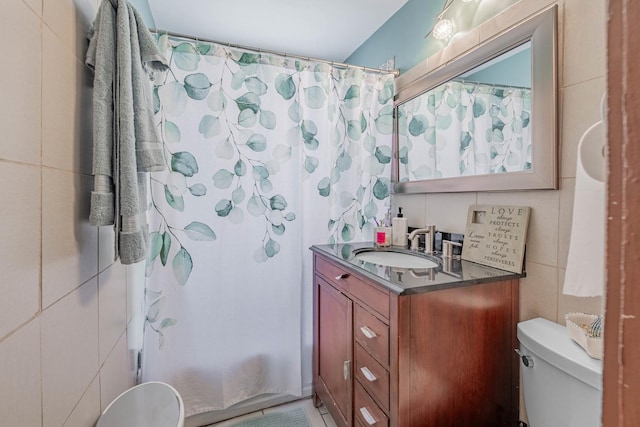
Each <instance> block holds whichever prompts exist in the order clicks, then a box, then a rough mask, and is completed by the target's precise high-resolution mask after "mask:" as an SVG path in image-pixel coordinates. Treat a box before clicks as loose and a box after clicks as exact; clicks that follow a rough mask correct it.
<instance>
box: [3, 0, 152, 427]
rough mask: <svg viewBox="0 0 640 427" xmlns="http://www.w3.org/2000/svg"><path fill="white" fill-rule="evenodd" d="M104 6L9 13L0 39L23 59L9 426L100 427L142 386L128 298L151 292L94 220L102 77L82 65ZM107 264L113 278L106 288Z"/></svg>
mask: <svg viewBox="0 0 640 427" xmlns="http://www.w3.org/2000/svg"><path fill="white" fill-rule="evenodd" d="M99 2H100V0H3V1H2V2H0V3H1V5H0V37H2V39H3V40H4V41H5V42H6V45H7V46H8V47H9V49H10V50H11V52H13V53H14V54H12V55H11V54H10V55H9V56H7V61H5V63H4V66H3V67H1V68H0V93H1V94H2V97H1V98H0V128H1V129H2V138H0V198H1V199H2V200H3V203H1V204H0V218H2V221H0V235H1V236H2V243H0V271H2V278H1V279H0V425H2V426H5V425H6V426H20V427H45V426H46V427H63V426H64V427H93V425H94V424H95V422H96V419H97V418H98V416H99V414H100V410H101V402H102V401H105V402H106V401H107V400H108V399H109V398H110V397H111V396H113V395H116V394H119V393H120V392H122V391H124V390H125V389H126V388H128V387H129V386H130V385H132V379H133V378H134V377H133V372H134V368H133V363H132V354H133V353H132V352H130V351H129V350H128V348H127V317H128V313H129V311H128V308H127V300H128V299H131V303H132V304H136V303H135V298H134V296H133V295H131V296H130V297H129V296H128V295H127V291H128V290H130V291H131V292H134V291H140V292H141V288H140V287H139V284H138V287H134V286H132V287H130V288H129V287H128V286H127V283H126V278H127V274H126V269H125V268H124V267H123V266H121V265H120V264H114V263H113V249H112V243H113V231H111V232H109V230H108V227H103V228H104V229H105V231H104V232H103V233H101V243H102V245H101V246H100V247H99V246H98V229H97V228H96V227H92V226H90V225H89V224H88V220H87V218H88V208H89V191H90V190H91V188H92V178H91V176H90V175H89V173H90V172H91V169H90V168H91V154H90V153H91V145H90V144H91V139H90V137H91V80H92V77H91V74H90V73H89V72H88V71H87V70H86V69H85V67H84V64H83V61H84V58H83V56H84V50H85V47H86V30H87V29H88V28H89V25H90V23H91V21H92V20H93V18H94V16H95V13H96V11H97V8H98V5H99ZM109 240H110V241H109ZM98 259H100V260H101V261H102V262H101V270H105V269H107V268H109V267H110V266H111V268H109V269H108V270H106V271H104V272H103V274H102V275H101V276H100V277H98ZM142 271H144V269H143V270H142ZM99 280H100V287H99V286H98V282H99ZM131 313H133V309H132V310H131ZM136 327H139V325H136ZM136 342H139V340H138V341H136ZM101 350H102V351H103V353H102V356H103V357H102V361H104V365H102V364H101V363H100V362H101V359H100V355H101V353H100V351H101ZM105 369H106V371H105V373H103V375H102V376H101V370H105ZM101 377H102V378H103V379H105V384H102V385H103V386H104V387H101ZM102 389H104V390H105V392H104V395H103V392H102Z"/></svg>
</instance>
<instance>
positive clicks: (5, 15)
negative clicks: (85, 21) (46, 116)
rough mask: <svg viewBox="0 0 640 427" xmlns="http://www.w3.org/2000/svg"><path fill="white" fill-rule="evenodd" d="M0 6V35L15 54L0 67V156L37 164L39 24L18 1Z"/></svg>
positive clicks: (33, 15)
mask: <svg viewBox="0 0 640 427" xmlns="http://www.w3.org/2000/svg"><path fill="white" fill-rule="evenodd" d="M0 7H1V8H2V13H0V38H1V39H2V40H4V43H5V44H6V45H7V46H10V48H9V49H10V50H13V51H14V53H19V54H11V55H9V56H8V57H7V59H6V60H5V61H6V62H5V61H3V66H2V67H0V93H1V94H2V101H1V102H0V129H2V138H3V140H2V143H0V158H1V159H8V160H14V161H16V162H24V163H31V164H34V165H39V164H40V122H41V103H42V99H41V92H42V89H41V86H42V83H41V74H42V60H41V52H42V49H41V46H42V37H41V26H42V24H41V21H40V19H39V18H38V16H36V14H35V13H34V12H33V10H32V9H30V8H29V7H28V6H27V5H26V4H25V3H23V2H22V0H4V1H3V2H2V6H0ZM9 58H10V61H9V60H8V59H9Z"/></svg>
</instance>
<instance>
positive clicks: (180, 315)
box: [143, 35, 394, 416]
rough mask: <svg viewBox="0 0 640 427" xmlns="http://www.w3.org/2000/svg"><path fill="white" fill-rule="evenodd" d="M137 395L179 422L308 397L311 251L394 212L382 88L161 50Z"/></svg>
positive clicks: (178, 47) (323, 73)
mask: <svg viewBox="0 0 640 427" xmlns="http://www.w3.org/2000/svg"><path fill="white" fill-rule="evenodd" d="M158 43H159V45H160V46H161V50H162V51H163V52H165V54H166V56H167V58H170V63H171V68H170V70H169V71H168V72H167V73H166V74H164V75H159V76H156V81H155V88H154V108H155V112H156V118H157V123H158V126H159V129H160V132H161V135H162V140H163V144H164V151H165V160H166V164H167V170H166V171H163V172H158V173H153V174H152V175H151V183H150V192H149V194H150V200H149V205H148V220H149V224H150V239H151V252H150V254H149V256H148V259H147V268H146V274H147V288H146V295H145V301H146V302H145V304H146V322H145V333H144V352H143V354H144V363H143V380H144V381H149V380H160V381H166V382H169V383H171V384H172V385H174V386H175V387H176V388H177V389H178V391H179V392H180V394H181V395H182V397H183V398H184V401H185V406H186V415H187V416H190V415H194V414H198V413H202V412H207V411H212V410H219V409H223V408H227V407H229V406H231V405H234V404H236V403H238V402H242V401H244V400H246V399H249V398H251V397H254V396H258V395H261V394H264V393H278V394H290V395H295V396H301V395H303V394H308V393H309V391H310V385H311V346H312V327H311V313H312V304H311V303H312V301H311V299H312V293H311V281H312V277H311V274H312V257H311V253H310V251H309V250H308V248H309V246H311V245H313V244H324V243H328V244H335V243H338V242H350V241H354V242H355V241H366V240H371V236H372V228H373V225H374V223H375V217H376V216H383V215H384V213H385V212H386V211H387V209H388V206H389V193H390V179H389V177H390V168H391V165H390V162H391V134H392V124H393V106H392V103H393V94H394V81H393V76H392V75H391V74H376V73H366V72H363V71H362V70H358V69H346V70H345V69H336V68H333V67H331V66H329V65H327V64H319V63H308V62H301V61H297V60H293V59H291V58H286V57H279V56H273V55H268V54H264V53H255V52H248V51H242V50H239V49H233V48H228V47H225V46H220V45H216V44H211V43H201V42H197V41H191V40H184V39H174V38H170V37H167V36H166V35H162V36H160V37H159V38H158Z"/></svg>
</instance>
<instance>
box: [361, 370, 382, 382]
mask: <svg viewBox="0 0 640 427" xmlns="http://www.w3.org/2000/svg"><path fill="white" fill-rule="evenodd" d="M360 371H361V372H362V375H364V377H365V378H366V379H368V380H369V381H370V382H374V381H375V380H377V379H378V378H377V377H376V376H375V375H373V372H371V371H370V370H369V368H367V367H366V366H363V367H362V368H360Z"/></svg>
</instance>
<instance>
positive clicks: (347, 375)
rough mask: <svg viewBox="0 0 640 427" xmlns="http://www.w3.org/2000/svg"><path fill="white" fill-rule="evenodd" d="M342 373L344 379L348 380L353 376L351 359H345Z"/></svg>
mask: <svg viewBox="0 0 640 427" xmlns="http://www.w3.org/2000/svg"><path fill="white" fill-rule="evenodd" d="M342 375H343V376H344V380H345V381H348V380H349V378H351V361H350V360H345V361H344V363H343V364H342Z"/></svg>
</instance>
